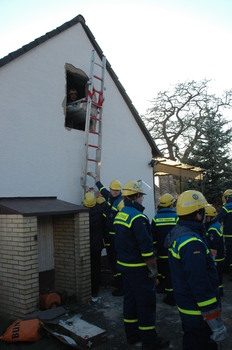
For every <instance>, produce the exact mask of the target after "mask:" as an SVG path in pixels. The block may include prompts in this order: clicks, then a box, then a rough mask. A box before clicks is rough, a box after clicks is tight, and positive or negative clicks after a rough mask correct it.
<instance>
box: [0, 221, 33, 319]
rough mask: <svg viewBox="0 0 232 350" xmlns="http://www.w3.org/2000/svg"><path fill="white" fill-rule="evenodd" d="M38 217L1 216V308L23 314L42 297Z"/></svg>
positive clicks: (18, 314) (12, 314) (8, 312)
mask: <svg viewBox="0 0 232 350" xmlns="http://www.w3.org/2000/svg"><path fill="white" fill-rule="evenodd" d="M36 235H37V218H36V217H23V216H21V215H0V310H1V312H2V313H6V314H8V315H11V316H15V317H19V316H20V317H21V316H22V315H25V314H28V313H30V312H32V311H34V310H35V309H36V308H37V304H38V300H39V277H38V276H39V274H38V248H37V241H36V240H35V236H36Z"/></svg>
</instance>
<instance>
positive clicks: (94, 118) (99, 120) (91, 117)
mask: <svg viewBox="0 0 232 350" xmlns="http://www.w3.org/2000/svg"><path fill="white" fill-rule="evenodd" d="M90 119H93V120H97V121H98V122H101V121H102V120H101V119H99V118H96V117H94V116H93V115H91V116H90Z"/></svg>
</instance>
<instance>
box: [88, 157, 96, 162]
mask: <svg viewBox="0 0 232 350" xmlns="http://www.w3.org/2000/svg"><path fill="white" fill-rule="evenodd" d="M88 161H89V162H95V163H97V162H98V160H96V159H91V158H88Z"/></svg>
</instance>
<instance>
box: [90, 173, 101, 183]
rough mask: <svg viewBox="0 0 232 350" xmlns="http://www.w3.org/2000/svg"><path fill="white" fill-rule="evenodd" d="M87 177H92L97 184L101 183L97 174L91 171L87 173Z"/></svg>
mask: <svg viewBox="0 0 232 350" xmlns="http://www.w3.org/2000/svg"><path fill="white" fill-rule="evenodd" d="M87 175H89V176H90V177H92V178H93V179H94V180H95V182H98V181H99V177H98V176H97V175H96V174H94V173H92V172H91V171H88V172H87Z"/></svg>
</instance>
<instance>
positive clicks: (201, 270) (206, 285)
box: [165, 219, 220, 316]
mask: <svg viewBox="0 0 232 350" xmlns="http://www.w3.org/2000/svg"><path fill="white" fill-rule="evenodd" d="M203 232H204V226H203V225H202V224H201V223H198V222H191V221H183V220H181V219H180V220H179V222H178V224H177V225H176V226H175V227H174V228H173V229H172V230H171V232H170V233H169V234H168V236H167V239H166V241H165V245H166V247H168V248H169V264H170V270H171V275H172V282H173V289H174V295H175V299H176V303H177V306H178V309H179V311H180V314H183V315H185V316H186V315H188V316H195V315H196V316H197V315H201V312H208V311H209V310H213V309H215V308H217V307H218V305H219V302H220V296H219V288H218V285H219V281H218V275H217V271H216V267H215V263H214V260H213V257H212V255H211V253H210V251H209V249H208V247H207V245H206V244H205V242H204V240H203V238H202V237H203Z"/></svg>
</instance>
